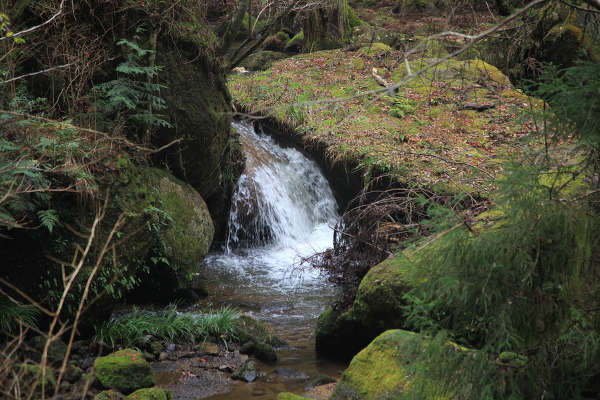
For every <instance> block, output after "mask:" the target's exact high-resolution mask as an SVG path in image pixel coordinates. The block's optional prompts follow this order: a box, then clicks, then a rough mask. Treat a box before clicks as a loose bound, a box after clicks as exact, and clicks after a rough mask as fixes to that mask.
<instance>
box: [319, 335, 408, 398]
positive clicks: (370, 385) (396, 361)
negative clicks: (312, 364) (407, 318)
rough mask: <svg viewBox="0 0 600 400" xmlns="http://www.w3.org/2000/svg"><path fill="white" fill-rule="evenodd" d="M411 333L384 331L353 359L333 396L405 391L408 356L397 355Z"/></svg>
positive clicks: (390, 395) (378, 395) (389, 395)
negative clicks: (403, 357) (398, 349)
mask: <svg viewBox="0 0 600 400" xmlns="http://www.w3.org/2000/svg"><path fill="white" fill-rule="evenodd" d="M412 335H414V334H413V333H411V332H406V331H388V332H385V333H383V334H381V336H379V337H378V338H377V339H375V340H374V341H373V342H372V343H371V344H370V345H369V346H367V347H366V348H365V349H363V350H362V351H361V352H360V353H358V354H357V355H356V356H355V357H354V358H353V359H352V362H351V363H350V366H349V367H348V369H346V370H345V371H344V373H343V374H342V377H341V379H340V382H339V383H338V385H337V386H336V388H335V390H334V392H333V393H332V395H331V397H330V400H342V399H344V400H348V399H391V398H393V396H400V395H401V394H403V393H404V387H405V386H406V384H407V382H408V381H407V377H406V372H405V370H404V365H405V360H402V358H401V357H398V356H397V348H398V347H400V346H402V345H404V343H405V341H406V340H407V338H408V337H409V336H412ZM390 342H392V343H390Z"/></svg>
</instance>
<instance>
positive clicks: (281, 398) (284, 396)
mask: <svg viewBox="0 0 600 400" xmlns="http://www.w3.org/2000/svg"><path fill="white" fill-rule="evenodd" d="M277 400H310V399H309V398H308V397H302V396H300V395H297V394H294V393H290V392H282V393H279V394H278V395H277Z"/></svg>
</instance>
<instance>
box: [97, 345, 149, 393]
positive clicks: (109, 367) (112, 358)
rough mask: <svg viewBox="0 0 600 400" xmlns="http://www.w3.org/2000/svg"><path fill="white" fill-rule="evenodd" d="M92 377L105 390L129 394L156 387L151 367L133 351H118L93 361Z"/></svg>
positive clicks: (140, 354) (137, 352) (138, 353)
mask: <svg viewBox="0 0 600 400" xmlns="http://www.w3.org/2000/svg"><path fill="white" fill-rule="evenodd" d="M94 375H95V376H96V378H97V379H98V381H99V382H100V384H101V385H102V386H103V387H105V388H114V389H117V390H118V391H120V392H122V393H125V394H129V393H132V392H134V391H136V390H138V389H142V388H149V387H152V386H154V385H156V376H155V374H154V369H152V366H151V365H150V364H149V363H148V362H147V361H146V360H145V359H144V357H143V355H142V353H140V352H139V351H136V350H133V349H125V350H120V351H117V352H114V353H111V354H109V355H107V356H105V357H99V358H97V359H96V361H94Z"/></svg>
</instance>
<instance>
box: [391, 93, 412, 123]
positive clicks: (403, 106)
mask: <svg viewBox="0 0 600 400" xmlns="http://www.w3.org/2000/svg"><path fill="white" fill-rule="evenodd" d="M391 101H392V108H391V109H390V115H391V116H392V117H396V118H404V117H405V116H406V115H407V114H412V113H413V112H414V111H415V109H416V107H415V101H414V100H410V99H406V98H402V97H399V96H396V97H394V98H391Z"/></svg>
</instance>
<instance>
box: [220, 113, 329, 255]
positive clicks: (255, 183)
mask: <svg viewBox="0 0 600 400" xmlns="http://www.w3.org/2000/svg"><path fill="white" fill-rule="evenodd" d="M234 126H235V128H236V129H237V130H238V132H239V133H240V137H241V141H242V148H243V149H244V151H245V154H246V157H247V159H246V170H245V171H244V173H243V175H242V176H241V178H240V180H239V183H238V188H237V190H236V192H235V194H234V197H233V201H232V208H231V213H230V218H229V227H228V229H229V234H228V238H227V248H228V250H231V248H233V247H239V246H240V245H241V246H246V247H256V246H264V245H266V244H271V245H273V246H276V247H280V248H284V247H287V248H295V249H296V250H297V251H298V252H299V255H301V256H305V255H307V254H306V251H310V252H312V253H315V252H316V251H320V250H322V249H323V247H325V248H326V247H331V245H332V237H333V236H332V234H331V228H330V227H331V226H333V225H335V223H336V221H337V219H338V218H339V215H338V214H337V204H336V202H335V199H334V197H333V193H332V191H331V188H330V187H329V183H328V182H327V180H326V179H325V178H324V176H323V174H322V173H321V171H320V170H319V167H318V166H317V165H316V163H315V162H314V161H312V160H309V159H308V158H306V157H305V156H304V155H303V154H302V153H301V152H300V151H298V150H296V149H295V148H292V147H287V148H284V147H281V146H279V145H277V144H276V143H275V142H274V141H273V139H272V138H271V137H269V136H267V135H265V134H264V133H257V132H255V130H254V127H253V126H252V125H251V124H250V123H243V122H238V123H235V124H234ZM311 246H314V248H313V247H311Z"/></svg>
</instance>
